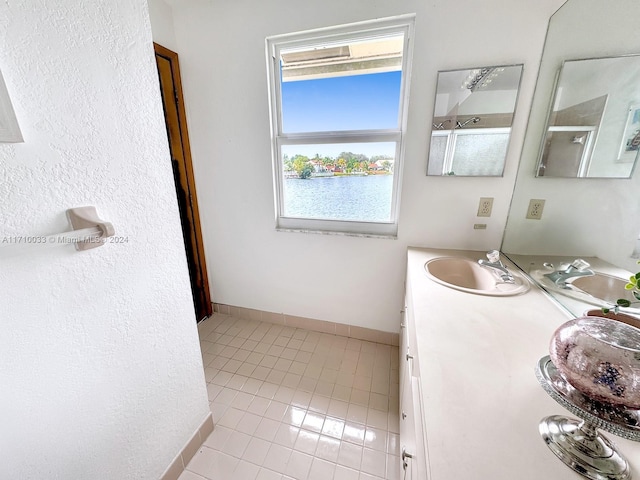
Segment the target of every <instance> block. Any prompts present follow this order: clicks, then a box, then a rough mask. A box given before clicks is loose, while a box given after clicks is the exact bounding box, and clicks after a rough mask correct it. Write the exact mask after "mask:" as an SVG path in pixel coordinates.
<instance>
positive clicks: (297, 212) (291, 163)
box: [282, 142, 396, 222]
mask: <svg viewBox="0 0 640 480" xmlns="http://www.w3.org/2000/svg"><path fill="white" fill-rule="evenodd" d="M395 148H396V144H395V142H388V143H358V144H330V145H284V146H283V147H282V153H283V174H284V179H283V196H284V215H285V216H287V217H299V218H316V219H322V220H352V221H361V222H388V221H390V219H391V206H392V205H391V203H392V193H393V169H394V165H395V158H394V157H395ZM341 149H345V151H341ZM349 150H351V151H349ZM354 151H360V152H363V151H364V152H366V153H353V152H354ZM310 152H322V153H310ZM336 152H337V153H336Z"/></svg>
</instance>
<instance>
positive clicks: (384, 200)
mask: <svg viewBox="0 0 640 480" xmlns="http://www.w3.org/2000/svg"><path fill="white" fill-rule="evenodd" d="M413 24H414V16H413V15H403V16H400V17H394V18H389V19H383V20H375V21H369V22H362V23H357V24H351V25H343V26H339V27H331V28H325V29H319V30H313V31H308V32H302V33H295V34H288V35H279V36H274V37H269V38H267V65H268V73H269V94H270V106H271V131H272V152H273V166H274V177H275V181H274V190H275V200H276V213H277V218H276V227H277V228H278V229H283V230H306V231H329V232H344V233H357V234H368V235H383V236H395V235H396V234H397V228H398V205H399V200H400V188H399V187H400V176H401V173H402V154H403V138H404V133H405V125H406V108H407V98H408V92H409V77H410V75H409V63H410V62H409V59H410V57H411V55H410V52H411V49H412V48H411V41H412V35H411V33H412V31H413Z"/></svg>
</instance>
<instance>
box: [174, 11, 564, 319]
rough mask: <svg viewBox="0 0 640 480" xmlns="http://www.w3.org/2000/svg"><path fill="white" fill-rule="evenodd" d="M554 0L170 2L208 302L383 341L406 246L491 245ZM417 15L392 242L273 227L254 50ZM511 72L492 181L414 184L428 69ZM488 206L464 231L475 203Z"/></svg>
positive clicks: (262, 95)
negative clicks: (512, 105)
mask: <svg viewBox="0 0 640 480" xmlns="http://www.w3.org/2000/svg"><path fill="white" fill-rule="evenodd" d="M560 3H562V2H561V1H560V0H545V1H543V2H535V4H533V3H532V2H528V1H526V0H517V1H513V0H488V1H485V2H477V1H474V0H460V1H458V2H450V1H445V0H436V1H431V2H424V1H418V0H398V1H394V2H372V1H370V0H349V1H344V0H310V1H305V2H299V1H296V0H275V1H270V2H259V1H257V0H256V1H244V2H229V1H222V0H220V1H218V0H216V1H208V0H193V1H190V2H183V3H178V2H174V5H173V14H174V28H175V35H176V39H177V43H178V47H179V50H178V52H179V54H180V60H181V69H182V75H183V81H184V90H185V98H186V103H187V110H188V112H189V116H190V118H189V119H190V135H191V144H192V150H193V159H194V163H195V165H194V168H195V173H196V182H197V187H198V195H199V204H200V209H201V215H202V221H203V227H204V236H205V242H206V244H207V253H208V254H209V257H208V266H209V271H210V277H211V278H210V280H211V282H210V283H211V288H212V293H213V298H214V300H215V301H217V302H222V303H228V304H233V305H241V306H244V307H252V308H258V309H263V310H269V311H274V312H285V313H287V314H292V315H301V316H306V317H312V318H317V319H322V320H331V321H336V322H342V323H349V324H352V325H359V326H366V327H371V328H377V329H381V330H386V331H395V330H397V320H398V318H399V313H398V312H399V311H400V308H401V305H402V296H403V290H404V289H403V277H404V270H405V255H406V247H407V246H408V245H418V246H425V245H426V246H431V247H450V248H462V249H464V248H471V249H473V248H476V249H489V248H495V247H498V246H499V245H500V243H501V239H502V234H503V229H504V225H505V223H506V218H507V211H508V208H509V202H510V199H511V192H512V188H513V184H514V179H515V175H516V170H517V164H518V160H519V154H520V147H521V145H522V139H523V136H524V129H525V124H526V120H527V114H528V110H529V103H530V99H531V96H532V94H533V88H534V84H535V79H536V73H537V68H538V64H539V59H540V54H541V51H542V45H543V42H544V35H545V32H546V27H547V21H548V18H549V16H550V15H551V14H552V13H553V11H554V10H555V8H557V7H558V6H559V4H560ZM413 12H415V13H416V14H417V17H416V34H415V52H414V59H413V78H412V83H411V100H410V104H409V117H408V122H409V127H408V132H407V137H406V138H407V143H406V158H405V161H406V163H405V169H404V179H403V184H402V202H401V210H400V228H399V235H398V240H380V239H369V238H355V237H344V236H334V235H314V234H300V233H278V232H276V231H275V230H274V206H273V186H272V167H271V153H270V141H269V135H270V134H269V110H268V103H267V82H266V67H265V47H264V40H265V37H266V36H268V35H275V34H281V33H288V32H294V31H300V30H305V29H311V28H316V27H324V26H330V25H336V24H343V23H349V22H355V21H361V20H367V19H372V18H377V17H385V16H392V15H398V14H403V13H413ZM512 63H524V64H525V69H524V76H523V81H522V93H521V95H520V97H519V102H518V105H517V112H516V117H515V120H514V128H513V138H512V142H511V146H510V149H509V154H508V159H507V166H506V170H505V176H504V178H450V177H448V178H441V177H426V176H425V172H426V162H427V146H428V138H429V133H430V125H431V117H432V112H433V106H434V105H433V104H434V96H435V87H436V78H437V72H438V70H450V69H458V68H464V67H467V68H468V67H475V66H478V65H495V64H512ZM483 196H488V197H495V202H494V207H493V209H494V212H493V216H492V217H491V218H489V219H486V220H484V219H483V220H482V223H487V224H488V227H487V230H473V224H474V223H476V222H478V219H477V218H476V213H477V208H478V200H479V198H480V197H483Z"/></svg>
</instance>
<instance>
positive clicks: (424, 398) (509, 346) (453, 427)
mask: <svg viewBox="0 0 640 480" xmlns="http://www.w3.org/2000/svg"><path fill="white" fill-rule="evenodd" d="M451 256H454V257H464V258H469V259H472V260H474V261H476V260H478V259H480V258H484V256H485V252H474V251H461V250H439V249H423V248H409V250H408V254H407V279H406V300H405V302H406V303H405V305H406V307H405V311H404V316H403V320H402V328H401V332H402V333H401V341H400V342H401V345H400V442H401V449H402V451H403V453H404V455H403V458H404V462H405V463H406V472H405V471H404V469H403V466H402V465H401V472H400V478H403V479H406V480H409V479H411V480H418V479H420V480H423V479H428V480H468V479H478V480H484V479H487V480H488V479H491V480H501V479H504V480H511V479H513V478H518V479H522V480H528V479H531V480H533V479H536V480H538V479H541V478H544V479H551V480H555V479H557V480H561V479H562V480H565V479H574V478H575V479H576V480H578V479H580V478H583V477H581V476H580V475H579V474H577V473H575V472H573V471H572V470H571V469H569V468H568V467H567V466H565V465H564V464H563V463H562V462H561V461H560V460H558V459H557V458H556V457H555V455H554V454H553V453H552V451H551V450H549V448H547V446H546V445H545V443H544V441H543V440H542V438H541V436H540V433H539V432H538V424H539V422H540V420H541V419H542V418H544V417H546V416H549V415H554V414H558V415H568V416H573V415H571V414H570V413H569V412H568V411H566V410H565V409H564V408H563V407H561V406H560V405H559V404H558V403H556V402H555V401H554V400H553V399H551V397H549V395H547V393H545V391H544V390H543V389H542V387H541V386H540V384H539V383H538V380H537V379H536V375H535V367H536V365H537V363H538V361H539V360H540V358H541V357H543V356H545V355H548V352H549V341H550V339H551V336H552V334H553V332H554V331H555V329H556V328H557V327H558V326H560V325H561V324H562V323H564V322H566V321H567V320H569V319H570V318H572V316H571V314H570V313H569V312H568V311H566V310H563V309H561V308H560V307H559V306H558V305H556V304H555V303H554V301H553V300H551V298H550V297H549V296H548V295H547V294H546V293H545V292H544V291H543V290H542V289H540V288H538V287H537V286H535V285H532V286H531V288H530V290H529V291H528V292H526V293H523V294H520V295H514V296H486V295H478V294H472V293H467V292H464V291H460V290H456V289H452V288H449V287H447V286H444V285H442V284H439V283H436V282H434V281H433V280H432V279H431V278H429V277H428V276H427V274H426V273H425V269H424V265H425V263H426V262H427V261H429V260H431V259H434V258H437V257H451ZM503 261H504V263H505V264H506V265H507V267H508V268H509V269H510V270H513V271H516V272H517V270H518V269H517V267H515V266H514V265H513V264H511V263H510V262H509V261H508V260H507V259H505V258H504V257H503ZM603 434H604V435H605V436H607V437H608V438H609V439H610V440H611V441H613V443H615V444H616V445H617V446H618V448H619V450H620V451H621V452H622V453H623V454H624V455H625V456H626V458H627V460H628V461H629V463H630V465H631V469H632V474H633V476H634V478H638V476H639V475H640V443H636V442H632V441H630V440H625V439H623V438H620V437H617V436H615V435H612V434H609V433H607V432H603Z"/></svg>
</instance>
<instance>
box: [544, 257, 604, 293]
mask: <svg viewBox="0 0 640 480" xmlns="http://www.w3.org/2000/svg"><path fill="white" fill-rule="evenodd" d="M544 266H545V267H547V268H553V265H552V264H550V263H545V264H544ZM590 266H591V265H589V263H587V262H585V261H584V260H582V259H581V258H576V259H575V260H574V261H573V262H571V263H570V264H569V265H567V266H564V265H561V266H560V268H559V269H558V270H555V271H553V272H551V273H545V275H544V276H545V277H547V278H548V279H549V280H551V281H552V282H553V283H555V284H556V285H557V286H558V287H560V288H567V289H568V288H570V287H569V280H570V279H572V278H576V277H589V276H591V275H595V273H594V272H593V270H590V269H589V267H590Z"/></svg>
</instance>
